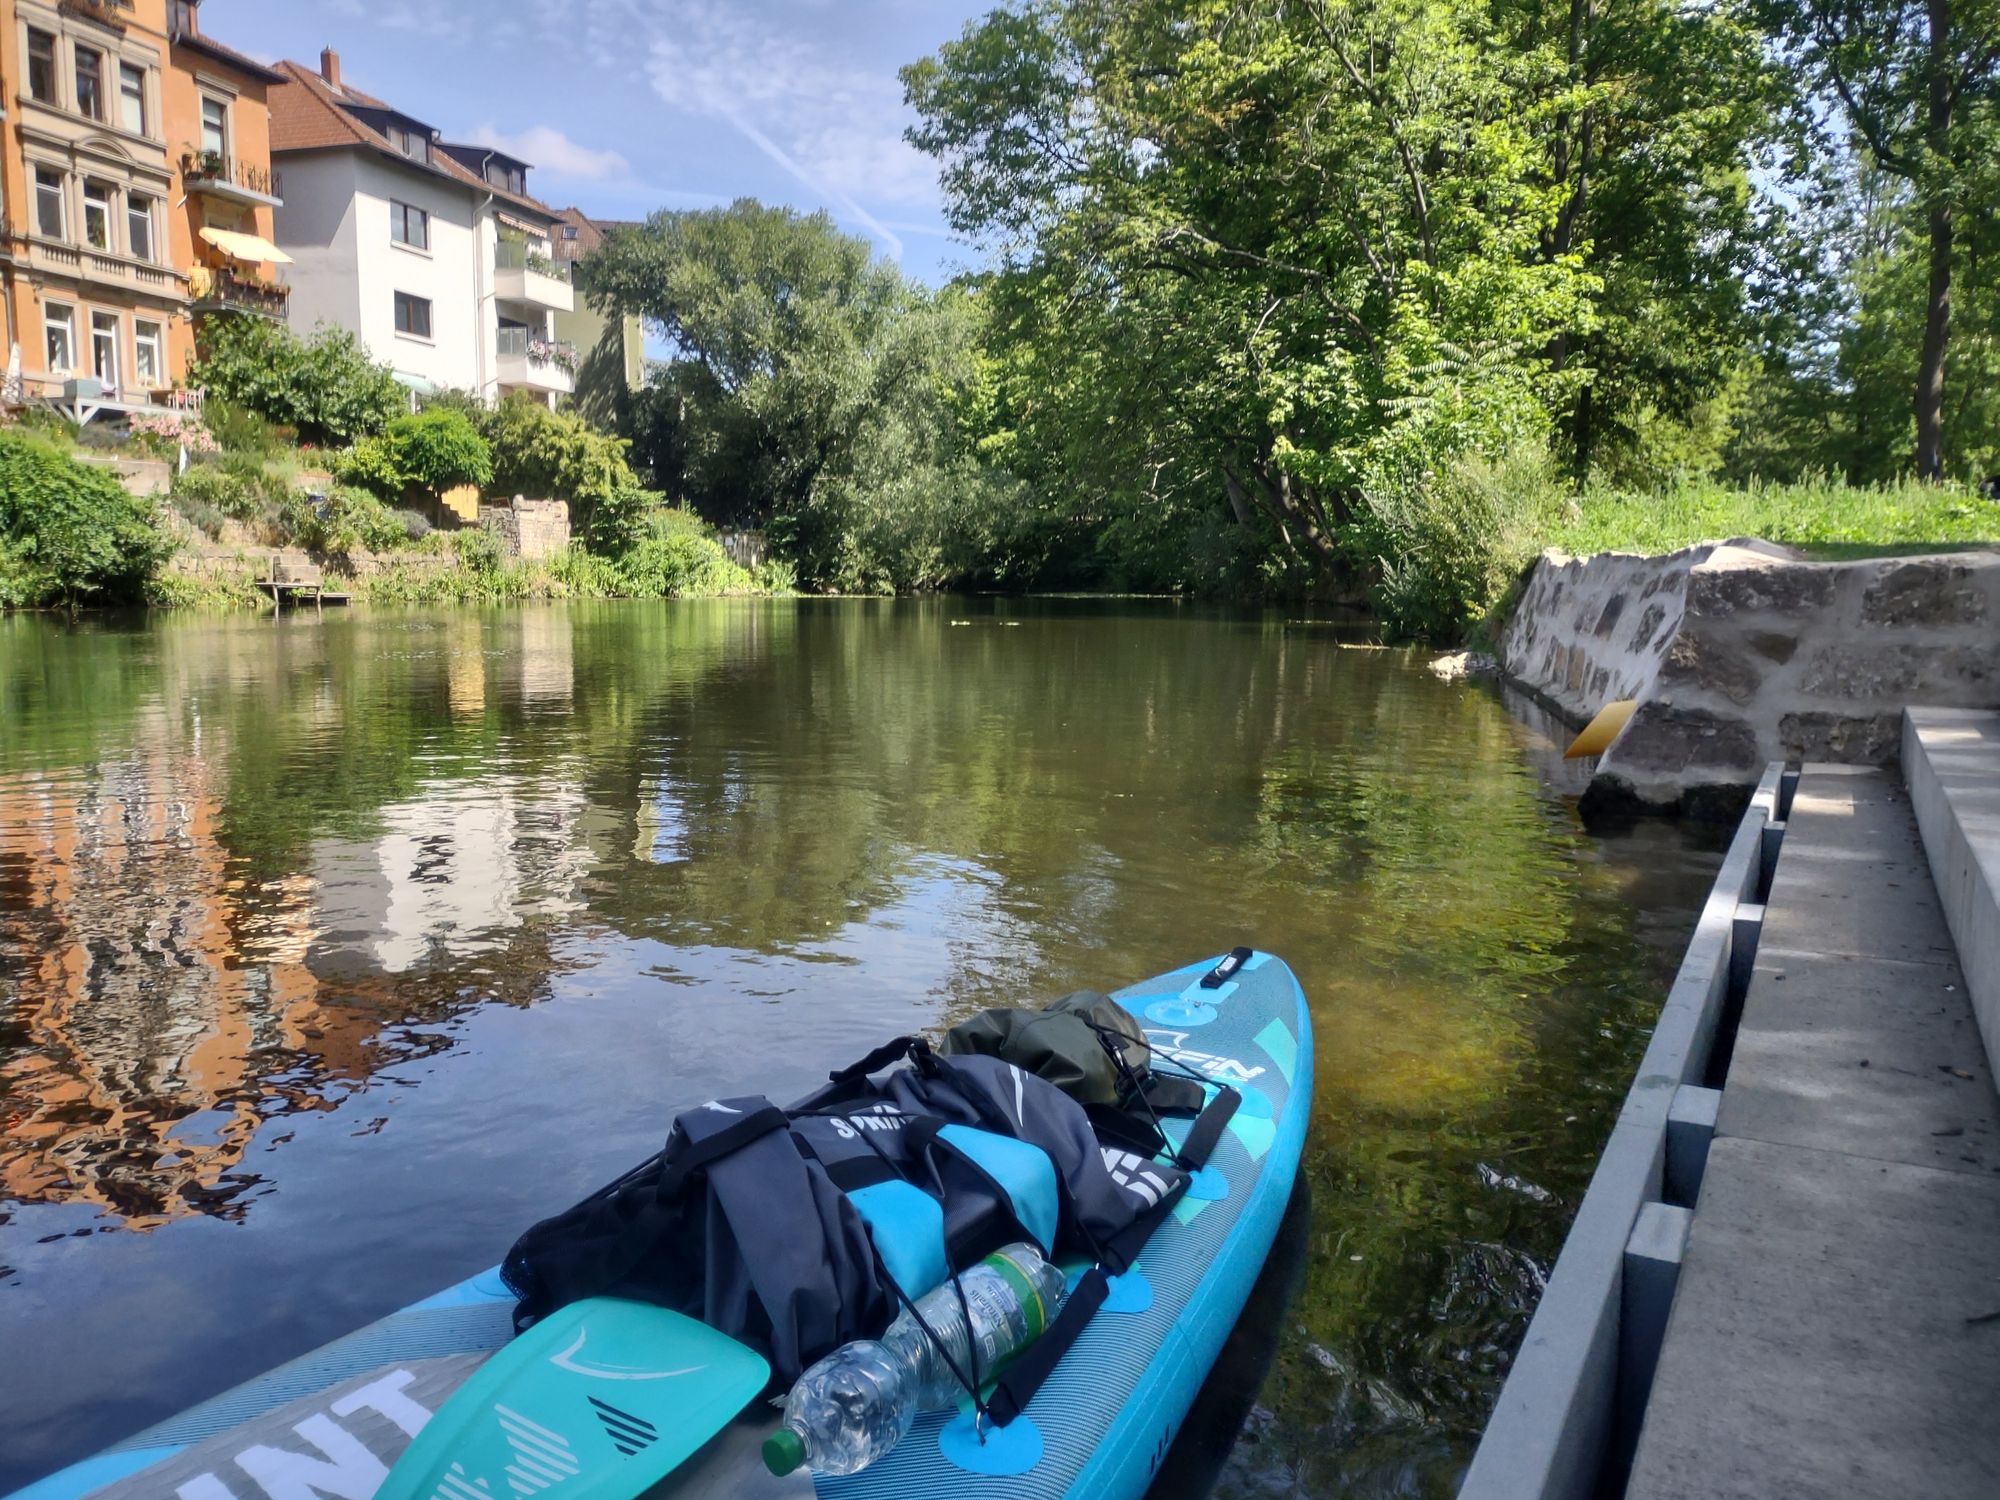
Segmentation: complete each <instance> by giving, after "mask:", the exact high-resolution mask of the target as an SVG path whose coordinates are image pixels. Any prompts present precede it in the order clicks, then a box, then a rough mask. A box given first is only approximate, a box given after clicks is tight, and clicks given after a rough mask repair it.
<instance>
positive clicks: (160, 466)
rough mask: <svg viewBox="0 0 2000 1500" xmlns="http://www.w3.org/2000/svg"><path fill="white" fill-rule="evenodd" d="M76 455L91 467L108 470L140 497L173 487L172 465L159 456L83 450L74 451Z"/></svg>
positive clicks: (158, 493)
mask: <svg viewBox="0 0 2000 1500" xmlns="http://www.w3.org/2000/svg"><path fill="white" fill-rule="evenodd" d="M76 459H77V462H78V463H83V464H88V465H89V466H90V467H91V468H93V469H106V470H109V471H110V473H111V476H112V477H113V478H114V479H116V480H117V481H118V482H119V483H120V484H122V485H124V486H125V488H126V489H127V490H128V491H129V492H130V493H132V494H134V495H137V496H139V497H140V498H141V499H145V498H147V497H149V496H154V495H164V494H166V493H167V491H169V490H170V489H172V488H173V484H174V469H173V465H172V464H170V463H168V462H167V461H166V460H165V459H163V458H122V457H119V456H117V455H115V454H104V453H88V452H85V453H78V454H77V455H76Z"/></svg>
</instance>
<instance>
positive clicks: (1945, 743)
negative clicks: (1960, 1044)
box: [1903, 708, 2000, 1057]
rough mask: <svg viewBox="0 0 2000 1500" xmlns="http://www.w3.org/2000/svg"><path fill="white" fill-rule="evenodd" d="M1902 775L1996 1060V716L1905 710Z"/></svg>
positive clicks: (1999, 899) (1999, 732) (1999, 914)
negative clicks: (1908, 786) (1906, 783)
mask: <svg viewBox="0 0 2000 1500" xmlns="http://www.w3.org/2000/svg"><path fill="white" fill-rule="evenodd" d="M1903 774H1904V776H1906V777H1907V778H1908V780H1909V784H1910V801H1911V803H1912V804H1913V805H1914V807H1915V808H1916V813H1917V827H1918V828H1919V829H1920V830H1921V831H1922V834H1923V843H1924V851H1925V853H1926V855H1927V856H1928V858H1929V863H1930V871H1931V878H1932V879H1933V880H1934V881H1935V882H1936V884H1937V889H1938V896H1939V898H1940V900H1941V902H1942V904H1943V907H1944V920H1945V924H1946V925H1947V926H1948V927H1949V928H1950V929H1951V935H1952V937H1953V939H1954V940H1955V941H1956V942H1957V945H1958V958H1959V962H1960V963H1961V964H1962V965H1963V966H1964V969H1965V980H1966V983H1967V985H1968V986H1970V988H1971V991H1972V1008H1973V1012H1974V1014H1975V1015H1977V1016H1978V1018H1979V1029H1980V1033H1981V1035H1983V1036H1984V1038H1985V1040H1986V1052H1987V1055H1988V1056H1989V1057H2000V713H1988V712H1981V711H1979V710H1976V709H1963V708H1912V709H1909V710H1908V711H1906V712H1905V713H1904V715H1903Z"/></svg>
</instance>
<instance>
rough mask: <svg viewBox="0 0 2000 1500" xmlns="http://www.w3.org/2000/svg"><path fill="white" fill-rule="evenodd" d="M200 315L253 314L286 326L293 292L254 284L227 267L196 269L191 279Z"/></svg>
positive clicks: (273, 284) (271, 284)
mask: <svg viewBox="0 0 2000 1500" xmlns="http://www.w3.org/2000/svg"><path fill="white" fill-rule="evenodd" d="M188 289H189V290H190V291H191V292H193V293H194V310H195V311H196V312H240V313H253V314H255V315H256V316H258V317H260V318H271V319H274V320H275V321H277V322H280V323H282V322H284V321H285V317H286V314H288V313H289V312H290V311H291V307H292V289H291V288H290V287H288V286H280V285H279V284H278V283H276V282H272V281H253V280H252V279H251V278H250V277H248V276H241V275H238V274H237V273H236V272H235V271H232V270H230V269H229V268H228V267H227V266H196V267H195V268H194V270H193V271H192V272H190V273H189V275H188Z"/></svg>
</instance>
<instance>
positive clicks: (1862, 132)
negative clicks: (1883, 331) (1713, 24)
mask: <svg viewBox="0 0 2000 1500" xmlns="http://www.w3.org/2000/svg"><path fill="white" fill-rule="evenodd" d="M1756 3H1757V11H1758V13H1759V14H1760V16H1761V17H1762V18H1763V20H1764V22H1765V24H1766V26H1767V27H1768V28H1769V29H1770V31H1771V33H1772V35H1773V36H1774V37H1775V38H1776V40H1777V42H1778V45H1779V46H1780V47H1781V48H1782V49H1784V51H1785V54H1786V56H1787V57H1788V59H1789V60H1790V61H1791V62H1792V64H1793V66H1795V67H1796V68H1797V69H1798V70H1799V72H1800V74H1801V75H1802V77H1803V78H1804V79H1805V80H1806V82H1807V84H1808V85H1809V87H1810V88H1811V89H1812V90H1813V91H1814V93H1815V95H1816V98H1815V101H1814V102H1815V104H1816V105H1817V104H1824V105H1825V106H1826V107H1829V108H1834V109H1837V110H1838V111H1839V114H1840V116H1841V117H1842V118H1843V119H1844V120H1845V121H1846V122H1847V125H1848V127H1849V128H1850V129H1851V130H1852V131H1853V132H1854V134H1855V135H1856V136H1857V137H1858V138H1859V140H1860V141H1861V142H1862V143H1863V145H1864V146H1865V148H1866V150H1867V152H1868V154H1869V156H1870V157H1871V158H1872V160H1873V161H1874V163H1875V165H1876V166H1877V167H1879V168H1880V169H1881V170H1882V171H1884V172H1887V173H1890V174H1892V175H1894V176H1896V177H1900V178H1902V179H1904V180H1905V181H1907V182H1908V183H1909V184H1910V188H1911V191H1912V193H1913V194H1914V196H1915V200H1916V203H1917V206H1918V209H1919V211H1920V213H1921V215H1922V219H1923V234H1924V244H1925V283H1924V302H1923V324H1922V326H1923V333H1922V336H1921V341H1920V343H1919V345H1918V353H1917V361H1916V381H1915V396H1914V401H1913V406H1912V409H1913V413H1914V416H1915V427H1916V435H1915V464H1916V471H1917V473H1918V475H1919V476H1921V477H1923V478H1926V479H1938V478H1941V477H1943V474H1944V470H1945V451H1944V421H1945V366H1946V355H1947V350H1948V347H1949V344H1950V339H1951V321H1952V282H1953V275H1954V271H1955V269H1956V266H1957V262H1958V259H1959V237H1960V235H1961V233H1962V227H1963V224H1964V221H1965V219H1966V218H1967V217H1968V216H1969V215H1970V214H1971V213H1972V212H1973V211H1974V210H1975V209H1976V208H1977V206H1978V205H1980V204H1982V203H1985V204H1990V203H1991V202H1992V201H1993V192H1994V189H1995V187H1996V185H2000V174H1997V173H1996V165H1995V163H1996V157H2000V90H1996V84H2000V3H1997V0H1756Z"/></svg>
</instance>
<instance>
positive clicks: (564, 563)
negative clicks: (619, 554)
mask: <svg viewBox="0 0 2000 1500" xmlns="http://www.w3.org/2000/svg"><path fill="white" fill-rule="evenodd" d="M549 576H550V577H551V578H553V579H555V581H556V582H557V583H559V584H561V585H562V590H563V592H564V593H565V594H567V595H570V596H571V597H574V598H581V599H605V598H618V597H621V596H623V595H626V594H629V593H630V592H631V591H632V586H631V584H630V583H629V582H628V581H627V580H626V577H625V574H624V573H623V571H622V570H620V568H619V566H618V564H617V563H615V562H613V561H612V560H611V559H610V558H608V557H599V556H597V555H596V554H595V553H591V552H586V551H585V550H584V549H583V548H581V547H578V546H575V545H572V546H570V547H567V548H565V549H564V550H563V551H561V552H558V553H557V554H556V555H555V556H554V557H552V558H550V559H549Z"/></svg>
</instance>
